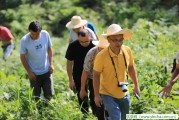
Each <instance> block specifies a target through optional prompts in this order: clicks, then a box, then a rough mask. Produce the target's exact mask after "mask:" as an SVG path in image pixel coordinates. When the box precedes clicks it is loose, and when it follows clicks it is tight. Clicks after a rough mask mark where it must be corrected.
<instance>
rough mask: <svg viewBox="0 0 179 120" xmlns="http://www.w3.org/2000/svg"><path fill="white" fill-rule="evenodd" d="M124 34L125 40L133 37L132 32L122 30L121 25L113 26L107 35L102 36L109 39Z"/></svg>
mask: <svg viewBox="0 0 179 120" xmlns="http://www.w3.org/2000/svg"><path fill="white" fill-rule="evenodd" d="M119 34H123V37H124V39H129V38H131V37H132V31H131V30H129V29H122V28H121V26H120V25H118V24H111V25H110V26H109V27H108V29H107V32H106V33H105V34H102V36H103V37H104V38H105V39H107V37H108V36H111V35H119Z"/></svg>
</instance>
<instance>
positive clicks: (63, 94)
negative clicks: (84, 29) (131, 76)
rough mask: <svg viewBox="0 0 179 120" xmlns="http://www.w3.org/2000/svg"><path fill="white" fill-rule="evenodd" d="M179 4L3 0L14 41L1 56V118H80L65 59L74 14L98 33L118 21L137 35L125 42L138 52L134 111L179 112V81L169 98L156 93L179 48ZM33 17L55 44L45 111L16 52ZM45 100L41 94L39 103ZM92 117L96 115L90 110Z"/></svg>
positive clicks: (2, 14) (3, 17)
mask: <svg viewBox="0 0 179 120" xmlns="http://www.w3.org/2000/svg"><path fill="white" fill-rule="evenodd" d="M5 1H8V2H10V1H9V0H5ZM15 1H16V2H15ZM33 3H35V4H33ZM175 3H177V2H176V1H172V2H171V3H170V4H164V3H163V1H161V0H152V1H144V0H137V1H135V0H130V1H126V0H125V1H121V0H102V1H97V0H87V1H80V0H71V1H70V2H69V1H67V0H44V1H42V0H36V1H34V0H12V2H11V3H10V4H8V5H9V6H7V4H6V5H5V6H4V7H3V8H2V5H1V4H0V9H1V11H0V22H1V24H2V25H5V26H8V27H9V28H10V30H11V31H12V33H13V35H14V36H15V45H16V48H15V50H14V51H13V54H12V55H11V56H10V57H9V59H8V60H7V61H3V60H2V59H0V66H2V67H1V68H0V85H1V87H0V119H3V120H4V119H8V120H21V119H22V120H23V119H27V120H32V119H33V120H40V119H42V120H54V119H58V120H79V119H82V114H81V112H80V110H79V106H78V103H77V98H76V96H75V95H74V94H73V93H72V92H71V91H70V90H69V87H68V77H67V73H66V67H65V66H66V59H65V58H64V56H65V51H66V49H67V45H68V42H67V39H68V31H67V28H66V27H65V24H66V23H67V22H68V21H70V19H71V17H72V16H73V15H80V16H81V17H82V18H83V19H87V20H89V21H92V22H94V24H95V25H96V27H97V30H98V31H97V33H98V35H100V34H101V33H102V32H104V31H106V28H107V26H108V25H109V24H111V23H119V24H120V25H121V26H122V27H123V28H124V27H130V28H131V30H132V31H133V38H132V39H131V40H128V41H125V42H124V44H126V45H128V46H130V48H131V49H132V50H133V52H134V57H135V64H136V69H137V72H138V79H139V84H140V89H141V99H140V100H137V99H136V98H134V96H133V94H132V87H133V86H132V85H129V89H130V93H131V101H132V104H131V111H130V113H133V114H134V113H138V114H142V113H158V114H164V113H166V114H172V113H174V114H179V109H178V107H179V103H178V100H179V97H178V91H179V87H178V83H177V84H176V85H174V86H173V90H172V93H171V94H172V96H171V97H170V98H167V99H163V98H161V97H160V95H159V94H158V92H159V91H160V90H161V89H162V87H163V86H164V85H165V84H166V83H167V81H168V80H169V79H170V77H171V73H170V71H171V67H172V61H173V59H174V58H175V56H176V52H177V50H178V44H179V41H178V40H179V36H178V33H179V24H178V20H179V16H178V10H179V8H178V5H177V4H175ZM12 5H13V6H12ZM9 7H10V8H9ZM11 7H13V9H12V8H11ZM91 8H92V9H91ZM32 20H38V21H40V22H41V23H42V25H43V29H46V30H47V31H48V32H49V33H50V35H51V38H52V43H53V54H54V65H55V66H54V67H55V72H54V73H53V78H54V87H55V92H56V93H55V96H54V97H53V98H52V100H51V101H50V104H49V106H48V107H44V108H43V109H42V111H43V112H42V113H40V112H39V111H38V110H37V108H36V105H37V104H38V103H37V102H35V101H34V100H33V98H32V90H31V89H29V80H28V79H27V75H26V72H25V70H24V68H23V67H22V65H21V63H20V59H19V52H18V51H19V40H20V39H21V38H22V36H23V35H24V34H26V33H27V32H28V25H29V23H30V22H31V21H32ZM0 55H1V56H2V50H1V51H0ZM43 101H44V98H43V97H41V100H40V102H39V103H41V102H43ZM88 119H89V120H93V119H94V120H95V119H96V118H95V117H94V116H93V115H92V114H91V113H90V114H89V116H88Z"/></svg>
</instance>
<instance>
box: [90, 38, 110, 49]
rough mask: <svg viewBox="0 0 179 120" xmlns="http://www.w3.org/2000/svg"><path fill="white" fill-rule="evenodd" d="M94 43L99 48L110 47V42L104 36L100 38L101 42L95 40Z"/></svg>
mask: <svg viewBox="0 0 179 120" xmlns="http://www.w3.org/2000/svg"><path fill="white" fill-rule="evenodd" d="M92 43H93V44H94V45H96V46H97V47H101V48H106V47H108V46H109V42H108V40H107V39H105V38H104V37H103V36H100V37H99V40H93V41H92Z"/></svg>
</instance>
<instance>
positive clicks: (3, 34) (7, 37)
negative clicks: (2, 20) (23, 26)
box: [0, 26, 14, 41]
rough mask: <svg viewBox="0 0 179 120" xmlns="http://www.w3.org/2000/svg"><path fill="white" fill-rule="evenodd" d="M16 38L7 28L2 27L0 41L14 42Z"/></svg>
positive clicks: (0, 27) (0, 28)
mask: <svg viewBox="0 0 179 120" xmlns="http://www.w3.org/2000/svg"><path fill="white" fill-rule="evenodd" d="M13 39H14V37H13V35H12V34H11V32H10V30H9V29H8V28H6V27H3V26H0V40H2V41H9V40H13Z"/></svg>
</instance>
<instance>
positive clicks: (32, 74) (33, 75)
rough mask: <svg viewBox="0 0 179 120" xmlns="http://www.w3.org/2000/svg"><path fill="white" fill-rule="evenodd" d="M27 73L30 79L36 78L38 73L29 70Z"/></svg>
mask: <svg viewBox="0 0 179 120" xmlns="http://www.w3.org/2000/svg"><path fill="white" fill-rule="evenodd" d="M27 74H28V76H29V79H30V80H36V75H35V74H34V73H33V72H28V73H27Z"/></svg>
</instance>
